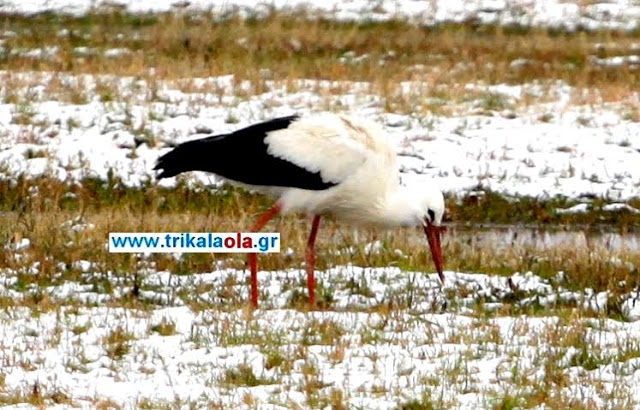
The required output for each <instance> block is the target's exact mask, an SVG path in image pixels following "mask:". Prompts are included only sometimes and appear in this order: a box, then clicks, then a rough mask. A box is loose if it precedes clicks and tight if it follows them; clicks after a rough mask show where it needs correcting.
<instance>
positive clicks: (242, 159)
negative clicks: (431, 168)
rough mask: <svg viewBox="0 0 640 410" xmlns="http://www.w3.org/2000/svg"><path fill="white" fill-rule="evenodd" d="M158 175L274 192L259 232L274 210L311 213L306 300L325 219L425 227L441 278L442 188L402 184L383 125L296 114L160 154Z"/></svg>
mask: <svg viewBox="0 0 640 410" xmlns="http://www.w3.org/2000/svg"><path fill="white" fill-rule="evenodd" d="M154 169H156V170H161V171H160V173H159V174H158V178H167V177H172V176H175V175H177V174H180V173H182V172H186V171H207V172H211V173H213V174H216V175H218V176H219V177H222V178H224V179H225V180H227V181H229V182H231V183H233V184H236V185H240V186H242V187H245V188H247V189H250V190H253V191H257V192H260V193H264V194H267V195H271V196H274V197H276V198H278V199H277V202H276V203H275V205H274V206H273V207H272V208H271V209H269V210H268V211H267V212H266V213H265V214H264V215H262V216H261V217H260V218H259V219H258V220H257V221H256V223H255V224H254V225H253V227H252V232H257V231H259V230H260V229H261V228H262V227H263V226H264V225H265V224H266V223H267V222H268V221H269V220H270V219H271V218H273V217H274V216H275V215H276V214H278V213H282V214H286V213H289V212H295V211H303V212H306V213H308V214H311V215H313V216H314V217H313V222H312V225H311V234H310V236H309V240H308V242H307V250H306V256H305V260H306V271H307V286H308V289H309V302H310V304H311V306H312V307H313V306H315V280H314V268H315V250H314V248H315V246H314V245H315V239H316V234H317V233H318V225H319V223H320V217H321V216H322V215H326V214H332V215H334V216H335V217H336V218H337V219H339V220H343V221H345V222H348V223H351V224H353V225H359V226H363V225H364V226H374V227H382V228H393V227H398V226H421V227H423V228H424V232H425V234H426V236H427V240H428V242H429V247H430V248H431V255H432V257H433V262H434V264H435V267H436V270H437V271H438V274H439V275H440V280H444V276H443V274H442V269H443V264H444V263H443V258H442V248H441V245H440V224H441V222H442V215H443V213H444V199H443V196H442V192H440V191H439V190H438V189H436V188H434V187H433V185H429V184H426V185H422V186H411V187H405V186H401V185H400V184H399V171H398V167H397V164H396V153H395V151H394V149H393V146H392V145H391V143H390V142H389V141H388V139H387V138H386V136H385V134H384V132H383V130H382V128H381V127H379V126H377V125H376V124H372V123H370V122H366V121H364V120H362V119H359V118H354V117H349V116H344V115H336V114H320V115H312V116H308V117H299V116H297V115H292V116H289V117H283V118H277V119H273V120H270V121H266V122H262V123H259V124H255V125H252V126H249V127H246V128H243V129H240V130H237V131H235V132H232V133H230V134H222V135H215V136H211V137H207V138H203V139H198V140H194V141H188V142H185V143H183V144H180V145H179V146H177V147H176V148H174V149H173V150H172V151H170V152H169V153H167V154H165V155H163V156H162V157H160V158H159V159H158V162H157V164H156V166H155V168H154ZM249 266H250V269H251V303H252V305H253V306H254V307H257V305H258V281H257V271H258V264H257V255H256V254H255V253H252V254H250V255H249Z"/></svg>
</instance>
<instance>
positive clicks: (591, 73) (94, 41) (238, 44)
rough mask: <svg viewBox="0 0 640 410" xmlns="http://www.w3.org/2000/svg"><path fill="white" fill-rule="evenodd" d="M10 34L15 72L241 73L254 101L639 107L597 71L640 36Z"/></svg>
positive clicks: (605, 71) (23, 21)
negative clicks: (510, 93)
mask: <svg viewBox="0 0 640 410" xmlns="http://www.w3.org/2000/svg"><path fill="white" fill-rule="evenodd" d="M310 17H313V18H310ZM2 25H3V27H4V28H5V29H6V30H11V31H14V32H15V33H17V35H16V36H15V37H8V38H6V39H5V43H4V47H5V48H6V50H7V53H6V57H5V58H3V59H2V60H0V68H1V69H4V70H19V71H25V70H46V71H54V72H71V73H92V74H96V73H99V74H105V73H113V74H118V75H131V76H140V77H142V78H148V79H176V78H185V77H187V78H188V77H206V76H212V75H223V74H230V73H233V74H234V75H235V76H236V78H237V79H248V80H250V81H251V82H252V84H253V87H254V92H260V89H261V87H264V85H263V84H264V81H265V80H267V79H275V80H283V81H286V80H290V79H297V78H315V79H331V80H362V81H369V82H371V84H372V87H373V88H374V90H375V91H376V93H379V94H382V95H388V94H389V93H392V92H393V91H394V90H395V86H396V85H397V84H399V83H400V82H401V81H407V80H416V81H420V82H423V83H424V84H425V86H426V87H425V93H426V94H427V95H425V96H424V97H429V96H432V97H437V98H441V97H446V98H452V99H463V98H464V97H465V92H464V89H463V88H462V86H463V85H464V84H466V83H469V82H473V83H478V82H484V83H501V82H507V83H524V82H531V81H543V82H544V81H548V80H564V81H566V82H567V83H569V84H571V85H574V86H576V87H578V88H583V87H586V88H597V89H600V90H601V92H602V96H603V98H604V99H605V100H610V99H617V100H619V99H620V98H623V97H624V96H628V95H629V94H630V93H632V92H635V91H637V90H638V84H640V81H638V72H637V70H633V69H632V67H629V66H622V67H604V66H602V65H600V64H598V63H597V62H596V61H595V60H594V59H593V58H594V57H598V58H605V57H608V56H619V55H622V56H624V55H632V54H634V53H635V51H634V49H633V45H634V43H637V39H638V34H637V33H616V32H598V33H581V32H579V33H565V32H553V31H549V30H541V29H520V28H503V27H494V26H477V25H474V24H472V23H468V24H457V25H442V26H438V27H435V28H426V27H420V26H417V25H413V24H408V23H404V22H399V21H392V22H388V23H379V24H373V23H341V22H335V21H327V20H324V19H322V18H317V16H308V15H306V14H304V13H281V12H273V13H272V14H270V15H268V16H267V17H264V18H248V19H240V18H238V17H237V16H227V18H220V16H216V15H208V14H198V15H180V14H161V15H153V16H132V15H127V14H121V13H117V12H110V13H98V14H89V15H87V16H85V17H82V18H73V17H62V16H52V15H48V14H45V15H39V16H34V17H28V18H25V17H20V16H4V17H3V18H2ZM52 46H53V47H57V52H56V53H55V54H54V55H53V56H51V57H46V58H44V57H43V58H33V57H27V56H26V55H25V53H24V52H25V51H28V50H33V49H36V48H40V49H44V48H46V47H52ZM79 47H88V48H89V49H90V50H91V51H90V52H89V53H87V52H83V51H82V50H81V49H79ZM113 48H123V49H127V50H129V52H127V53H125V54H122V55H119V56H111V55H109V53H108V52H107V50H109V49H113ZM514 61H519V62H521V63H520V64H518V63H515V64H514ZM442 85H447V87H446V88H442V87H439V86H442ZM80 97H81V96H80Z"/></svg>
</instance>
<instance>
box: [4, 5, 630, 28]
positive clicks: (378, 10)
mask: <svg viewBox="0 0 640 410" xmlns="http://www.w3.org/2000/svg"><path fill="white" fill-rule="evenodd" d="M100 7H111V8H124V9H125V10H128V11H131V12H136V13H146V12H166V11H175V10H184V9H187V10H191V11H196V10H211V11H212V12H214V13H219V14H224V13H225V12H229V11H239V12H243V13H246V14H247V15H255V14H258V15H260V14H261V13H268V12H269V10H271V9H272V8H276V9H280V10H287V9H289V10H295V9H303V10H309V11H312V12H318V11H320V12H322V13H324V14H325V15H326V16H327V17H329V18H335V19H339V20H373V21H384V20H389V19H392V18H403V19H408V20H410V21H414V22H416V23H419V24H424V25H433V24H438V23H442V22H462V21H466V20H475V21H478V22H480V23H484V24H492V23H499V24H510V25H521V26H544V27H552V28H564V29H568V30H575V29H578V28H579V29H587V30H597V29H603V28H604V29H622V30H635V29H637V28H638V24H640V20H639V17H640V4H639V3H638V2H637V1H633V0H609V1H597V0H596V1H586V2H585V1H579V0H564V1H563V0H538V1H530V0H466V1H463V0H378V1H371V0H347V1H340V0H326V1H321V2H319V1H309V0H270V1H252V0H189V1H179V0H157V1H136V0H3V1H2V2H0V12H17V13H38V12H42V11H54V12H63V13H70V14H83V13H87V12H89V11H91V10H94V9H99V8H100Z"/></svg>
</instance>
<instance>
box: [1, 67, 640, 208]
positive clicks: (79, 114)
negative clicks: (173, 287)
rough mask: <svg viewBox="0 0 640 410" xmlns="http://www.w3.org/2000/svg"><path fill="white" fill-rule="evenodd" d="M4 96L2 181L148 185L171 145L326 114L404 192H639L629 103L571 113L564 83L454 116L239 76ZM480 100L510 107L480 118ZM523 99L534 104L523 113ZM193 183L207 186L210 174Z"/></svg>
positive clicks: (44, 83) (76, 82)
mask: <svg viewBox="0 0 640 410" xmlns="http://www.w3.org/2000/svg"><path fill="white" fill-rule="evenodd" d="M0 84H5V85H0V96H6V95H8V94H9V93H11V95H12V96H13V98H17V99H18V100H19V101H18V102H15V103H4V104H0V164H1V166H0V176H2V177H3V178H14V177H16V176H17V175H19V174H25V175H27V176H32V177H36V176H41V175H49V176H54V177H57V178H59V179H61V180H69V181H78V180H80V179H82V178H83V177H86V176H98V177H100V178H103V179H106V178H107V175H108V173H109V172H110V170H112V171H113V172H114V173H115V175H117V176H118V177H120V178H122V180H123V181H124V183H125V184H127V185H131V186H137V185H139V184H140V183H141V182H143V181H148V180H153V175H154V174H153V171H152V168H153V165H154V162H155V160H156V158H157V157H158V156H159V155H160V154H162V153H163V152H166V150H167V146H170V145H171V144H175V143H176V142H181V141H185V140H188V139H191V138H197V137H203V136H205V135H207V134H209V133H224V132H228V131H232V130H235V129H238V128H239V127H242V126H246V125H249V124H251V123H254V122H256V121H260V120H264V119H269V118H273V117H277V116H283V115H289V114H292V113H298V114H303V115H304V114H310V113H313V112H321V111H326V110H327V109H334V110H338V111H343V112H349V113H352V114H356V115H360V116H363V117H367V118H369V119H371V120H372V121H378V122H380V123H382V124H384V126H385V128H386V130H387V131H388V133H389V135H390V136H391V139H392V140H393V142H394V143H395V144H396V146H397V151H398V153H399V155H400V166H401V171H402V177H403V180H404V181H405V182H408V181H409V180H414V179H422V180H431V181H433V182H435V183H437V184H439V185H440V187H441V188H442V189H443V190H445V191H447V192H451V193H465V192H468V191H470V190H474V189H478V188H487V189H491V190H494V191H497V192H502V193H506V194H513V195H530V196H538V197H549V196H555V195H562V196H566V197H572V198H577V197H581V196H588V197H591V196H597V197H604V198H606V199H610V200H626V199H629V198H633V197H638V195H639V192H640V167H636V166H633V164H635V163H637V162H638V160H640V139H639V138H638V133H639V131H640V124H639V123H637V122H634V121H632V120H630V119H627V118H628V113H629V109H630V108H629V107H630V105H629V104H631V103H633V102H631V101H620V102H618V103H601V104H596V105H593V104H592V105H577V104H575V103H574V102H571V101H570V100H571V96H572V95H573V94H574V93H576V91H575V90H573V89H572V88H571V87H569V86H566V85H564V84H562V83H558V84H555V85H551V86H545V87H542V86H540V85H538V84H525V85H521V86H506V85H496V86H480V85H477V84H470V85H468V86H467V88H468V89H469V95H470V96H473V95H477V96H478V97H477V99H476V100H471V101H467V102H465V103H461V104H458V105H455V106H454V108H453V111H454V112H455V113H454V114H452V115H449V116H440V115H436V114H432V113H429V112H427V113H426V114H424V115H418V114H414V113H409V114H401V113H400V114H397V113H387V112H385V110H384V106H385V100H384V98H383V97H382V96H380V95H378V94H376V93H375V91H373V90H372V88H373V87H372V86H371V85H370V84H368V83H344V82H342V83H337V82H327V81H317V80H298V81H293V82H289V83H288V84H283V83H278V82H274V81H265V82H264V84H262V86H263V87H264V88H265V89H266V91H264V92H260V93H252V91H251V90H252V85H251V83H250V82H248V81H235V79H234V77H233V76H222V77H215V78H193V79H184V80H181V81H174V82H163V81H157V82H156V83H154V84H148V83H147V82H146V81H144V80H141V79H134V78H117V77H111V76H101V77H97V78H96V77H92V76H89V75H84V76H73V75H66V74H60V73H57V74H51V73H8V72H4V73H0ZM15 84H22V86H21V88H17V89H16V87H15ZM60 84H62V87H63V89H65V88H66V89H77V91H76V92H78V93H82V98H83V99H84V100H85V101H86V103H84V102H83V103H80V104H73V103H65V102H61V101H60V100H59V98H58V95H59V93H60ZM105 84H109V86H110V87H113V90H112V92H111V93H112V94H113V95H116V96H118V99H117V100H115V101H108V102H101V101H100V94H99V91H96V89H97V87H104V85H105ZM52 90H55V91H52ZM336 90H341V91H339V92H337V91H336ZM425 93H426V91H425V90H424V86H423V85H422V84H420V83H418V82H416V83H403V84H401V86H399V87H398V90H397V95H399V96H401V97H402V99H404V100H408V101H416V103H420V104H422V103H424V102H425V101H424V98H423V97H421V96H422V95H424V94H425ZM487 95H491V98H492V99H499V101H500V105H502V106H504V107H513V108H504V109H502V108H501V109H498V110H495V111H491V110H490V109H487V108H483V104H484V102H483V101H484V99H486V98H487V97H486V96H487ZM524 98H528V99H531V98H538V99H540V101H541V102H540V103H537V104H531V105H521V104H520V102H521V101H522V99H524ZM439 104H445V105H446V104H448V102H446V101H445V102H439ZM518 107H520V108H518ZM191 178H193V179H197V180H201V181H203V182H205V183H207V184H214V183H215V180H214V178H213V177H212V176H210V175H207V174H199V175H195V176H193V175H192V176H191ZM161 183H163V184H168V185H171V184H174V183H175V179H170V180H166V181H162V182H161Z"/></svg>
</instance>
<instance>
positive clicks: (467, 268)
mask: <svg viewBox="0 0 640 410" xmlns="http://www.w3.org/2000/svg"><path fill="white" fill-rule="evenodd" d="M10 185H11V184H7V185H4V186H2V187H1V188H3V190H0V191H2V192H4V199H3V201H4V202H2V203H1V205H2V206H1V207H0V208H2V209H4V212H3V213H2V214H0V226H1V228H0V243H2V244H7V246H5V247H4V248H1V249H0V264H1V265H2V266H4V267H6V268H8V269H10V272H12V275H17V279H18V281H17V283H16V284H15V288H16V289H17V290H29V291H30V292H31V293H29V294H30V295H31V296H30V297H29V298H26V299H25V300H24V301H23V303H25V304H28V305H35V306H38V308H39V309H43V310H47V309H50V308H55V307H56V306H57V302H55V301H52V300H50V299H49V297H48V296H47V295H46V293H44V294H43V293H42V292H39V291H33V289H34V288H33V286H35V289H36V290H37V289H44V288H45V287H47V286H54V285H61V284H63V283H66V282H68V281H73V282H78V283H81V284H85V285H86V284H90V285H92V286H93V289H96V290H97V291H99V292H104V293H111V292H112V291H113V287H114V286H120V285H121V284H124V285H125V286H127V287H129V288H130V289H131V290H130V293H131V296H133V299H127V298H125V299H123V300H122V301H121V302H122V303H125V304H129V303H133V305H131V306H134V307H144V306H140V305H138V304H136V300H135V298H136V297H137V295H138V293H139V290H140V289H139V287H140V282H141V277H143V276H144V273H143V272H144V268H145V266H148V265H144V264H142V265H141V260H140V258H138V257H137V256H136V255H132V254H111V253H109V252H108V250H107V248H106V245H107V238H108V234H109V233H110V232H234V231H247V230H248V229H249V227H250V226H251V225H252V223H253V221H254V220H255V219H256V218H257V216H258V215H260V213H261V212H263V211H264V210H266V209H267V207H268V206H269V205H268V204H269V202H268V201H267V200H265V199H264V198H262V197H257V196H252V195H249V194H246V193H243V192H241V191H238V190H228V191H226V190H225V191H221V192H218V193H214V192H209V191H206V190H193V189H189V188H186V187H185V186H182V185H181V186H179V187H177V188H175V189H170V190H167V189H161V188H158V187H155V186H153V185H151V186H149V187H147V188H144V189H128V188H122V187H120V188H115V187H114V186H116V185H117V184H115V185H114V186H111V188H110V187H109V185H105V184H102V183H95V182H93V183H92V182H91V181H86V182H85V183H84V184H82V185H80V186H76V187H69V186H67V185H65V184H62V183H59V182H56V181H51V180H48V179H45V180H41V181H38V182H37V183H35V184H34V183H33V182H27V181H22V182H21V183H19V184H18V186H17V187H16V186H10ZM34 187H37V189H34ZM70 191H72V192H73V193H74V195H75V197H74V198H73V199H70V195H68V194H69V192H70ZM35 192H39V193H38V194H34V193H35ZM462 202H463V203H464V201H462ZM454 203H455V201H453V200H449V204H450V205H449V206H450V208H455V206H454ZM501 203H502V202H498V203H496V204H495V206H496V207H502V206H503V205H500V204H501ZM457 206H458V207H460V206H462V205H457ZM541 206H543V207H547V208H548V205H547V204H544V203H543V204H541ZM458 210H459V211H460V210H465V208H464V207H462V208H458ZM511 212H514V213H515V212H516V210H515V209H512V211H511ZM485 214H488V215H490V213H488V212H485ZM87 224H90V227H88V228H86V226H87ZM83 227H84V228H83ZM265 231H268V232H280V234H281V248H282V251H283V252H282V253H280V254H265V255H261V256H260V257H259V260H260V267H261V268H263V269H266V270H282V269H288V268H299V267H301V266H302V263H303V256H304V249H305V246H306V240H307V235H308V231H309V220H308V218H306V217H304V216H302V215H298V216H296V215H293V216H288V217H284V218H277V219H276V220H275V221H274V222H271V223H270V224H269V225H268V226H267V228H266V229H265ZM480 233H481V231H478V230H474V229H471V230H470V229H468V228H463V227H456V225H455V224H453V223H451V224H450V226H449V230H448V232H447V234H446V235H445V241H444V253H445V260H446V269H447V270H452V271H461V272H480V273H489V274H500V275H505V276H510V275H512V274H513V273H515V272H528V271H531V272H533V273H534V274H536V275H538V276H542V277H544V278H549V279H551V280H552V283H554V285H558V286H563V287H565V288H569V289H576V290H580V291H582V290H584V289H585V288H587V287H588V288H592V289H594V290H595V291H604V290H609V291H612V292H613V294H614V295H616V294H625V293H628V292H629V291H631V290H632V289H634V288H635V287H636V286H638V275H637V273H638V271H637V269H638V266H640V256H639V255H638V254H637V252H634V251H633V250H632V249H625V248H615V247H612V246H611V245H610V244H607V243H605V242H604V241H601V240H598V239H597V237H596V239H594V240H589V241H587V243H586V244H585V245H581V246H577V245H576V244H574V243H565V244H562V243H560V244H558V246H550V247H546V248H542V249H541V248H539V247H536V245H535V244H530V245H526V244H525V245H523V244H518V243H515V242H514V243H512V244H509V243H504V242H503V241H509V240H510V239H509V238H507V237H505V238H504V239H500V240H499V241H498V242H495V241H486V240H481V239H478V238H477V236H478V235H480ZM23 238H28V239H29V240H30V246H29V247H28V248H26V249H24V250H21V251H20V252H16V251H15V250H14V246H15V244H17V243H20V241H21V240H22V239H23ZM514 238H515V237H514ZM375 240H378V241H380V243H381V246H380V247H379V249H378V250H376V251H375V252H372V251H368V250H367V246H366V245H367V244H370V243H372V242H373V241H375ZM317 243H318V246H317V249H318V264H317V268H318V269H326V268H328V267H333V266H338V265H344V264H349V263H351V264H354V265H357V266H397V267H400V268H401V269H403V270H408V271H427V272H432V271H433V266H432V262H431V257H430V255H429V252H428V250H427V246H426V241H425V239H424V235H423V234H422V233H421V232H420V230H419V229H399V230H396V231H392V232H388V233H385V232H375V231H356V230H354V229H352V228H350V227H348V226H344V225H341V224H338V223H335V222H334V221H332V220H331V219H329V218H327V219H324V220H323V222H322V227H321V230H320V233H319V237H318V242H317ZM287 248H291V249H292V250H293V254H292V255H288V254H287V253H286V252H285V250H287ZM79 260H87V261H91V262H93V263H94V264H95V265H94V266H95V268H94V269H93V270H94V271H96V272H102V274H98V275H90V276H87V275H85V274H83V272H82V271H81V270H79V269H78V268H77V267H75V265H74V262H76V261H79ZM150 261H151V262H152V263H153V268H154V269H158V270H168V271H170V272H172V273H173V274H175V275H181V274H192V273H202V272H211V271H213V270H215V269H217V267H219V266H224V267H229V268H236V269H244V268H246V256H245V255H242V254H185V255H183V256H182V257H181V258H175V257H173V256H172V255H170V254H154V255H153V256H152V257H151V259H150ZM145 263H146V262H145ZM220 263H221V264H222V265H219V264H220ZM33 267H36V271H37V273H36V274H33V271H31V270H30V269H31V268H33ZM559 271H563V272H564V277H563V278H562V279H561V280H559V279H557V274H558V272H559ZM107 272H111V274H107ZM117 278H119V279H117ZM114 280H115V282H114ZM228 285H229V286H227V287H226V290H225V288H223V289H218V290H217V292H220V295H221V296H224V295H223V294H225V292H226V293H227V294H228V295H227V296H229V297H230V298H231V299H232V300H235V301H236V302H239V303H244V301H243V300H241V299H238V298H237V296H238V295H236V294H235V293H234V290H233V289H234V285H235V283H230V284H228ZM319 285H320V288H321V289H320V290H319V292H320V293H323V292H328V293H327V294H326V297H328V298H330V297H331V292H332V286H334V285H335V284H319ZM340 286H343V287H347V288H348V289H350V292H351V293H359V294H363V295H367V294H368V293H369V292H370V290H369V289H368V288H367V286H368V285H367V283H366V282H362V283H361V282H354V283H344V284H340ZM516 293H517V292H516ZM298 296H300V298H302V299H300V300H298V301H296V300H292V301H291V303H292V304H293V305H295V306H294V307H303V306H305V304H304V297H305V295H303V294H301V295H298ZM523 297H524V296H523ZM294 299H295V298H294ZM298 302H300V303H298ZM402 303H405V302H402ZM407 303H410V302H407ZM618 303H619V301H618V300H617V299H616V298H615V297H612V298H610V306H607V312H608V313H609V314H611V315H614V316H618V315H619V314H620V306H618V305H617V304H618ZM329 305H330V304H328V306H329ZM503 313H506V314H510V313H517V312H515V311H514V312H510V311H509V309H507V310H505V311H504V312H503ZM533 313H535V312H533Z"/></svg>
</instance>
